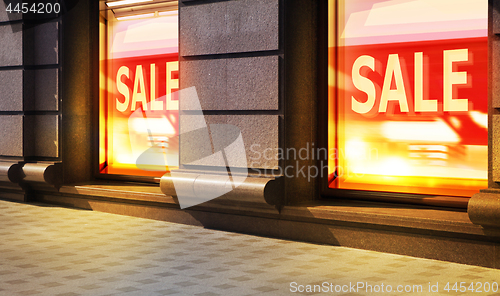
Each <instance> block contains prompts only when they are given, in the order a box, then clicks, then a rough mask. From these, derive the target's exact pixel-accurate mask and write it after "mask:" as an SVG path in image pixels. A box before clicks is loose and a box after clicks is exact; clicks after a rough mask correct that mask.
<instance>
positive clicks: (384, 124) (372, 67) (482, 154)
mask: <svg viewBox="0 0 500 296" xmlns="http://www.w3.org/2000/svg"><path fill="white" fill-rule="evenodd" d="M459 2H460V4H458V3H457V1H454V0H440V1H431V0H406V1H401V0H397V1H396V0H391V1H377V0H355V1H338V2H337V1H330V2H329V7H330V8H329V140H328V141H329V149H330V151H331V156H330V161H329V173H330V174H331V178H330V179H329V187H330V188H344V189H356V190H375V191H389V192H404V193H423V194H438V195H454V196H469V197H470V196H471V195H472V194H474V193H476V192H477V191H478V190H479V189H480V188H486V187H487V160H488V155H487V151H488V147H487V128H488V127H487V118H488V116H487V58H488V52H487V10H488V3H487V1H486V0H481V1H478V0H463V1H459ZM334 176H335V177H336V178H334Z"/></svg>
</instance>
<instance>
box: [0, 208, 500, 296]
mask: <svg viewBox="0 0 500 296" xmlns="http://www.w3.org/2000/svg"><path fill="white" fill-rule="evenodd" d="M0 225H1V227H0V295H67V296H69V295H75V296H76V295H204V296H210V295H290V294H294V293H291V290H290V289H291V286H290V283H292V282H295V283H297V284H300V285H315V284H316V285H322V284H323V283H324V282H327V283H331V284H333V285H343V284H349V283H350V282H357V281H361V282H365V283H368V284H370V285H373V286H374V285H380V284H381V283H384V285H388V284H389V285H392V286H393V287H396V286H397V285H410V286H412V285H417V286H419V285H421V286H422V287H423V288H425V289H428V285H429V282H431V283H437V282H439V284H440V288H441V290H440V291H439V292H438V293H432V295H436V296H438V295H450V293H447V292H446V291H443V290H442V288H443V287H444V285H445V284H446V283H447V282H450V283H454V282H461V281H465V282H467V283H470V282H489V283H493V282H498V281H499V279H500V271H499V270H495V269H488V268H482V267H475V266H467V265H461V264H455V263H448V262H441V261H436V260H426V259H418V258H412V257H407V256H398V255H391V254H384V253H378V252H372V251H363V250H355V249H349V248H344V247H334V246H324V245H314V244H307V243H302V242H293V241H285V240H278V239H272V238H262V237H256V236H250V235H244V234H238V233H227V232H221V231H216V230H211V229H203V228H199V227H194V226H186V225H179V224H173V223H167V222H161V221H154V220H147V219H140V218H134V217H125V216H119V215H113V214H106V213H99V212H92V211H83V210H75V209H67V208H58V207H55V206H44V205H35V204H21V203H11V202H6V201H0ZM295 294H300V295H321V294H325V293H318V292H316V293H315V292H311V293H295ZM327 294H328V293H327ZM331 294H335V295H382V294H381V293H375V292H373V293H369V292H366V291H358V292H357V293H331ZM421 294H422V295H424V294H425V293H421ZM477 294H481V295H495V294H497V295H499V294H500V293H498V291H497V292H490V293H477ZM384 295H398V294H397V293H387V294H384ZM453 295H467V294H466V293H465V294H461V293H453Z"/></svg>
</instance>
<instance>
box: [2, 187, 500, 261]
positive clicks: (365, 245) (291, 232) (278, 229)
mask: <svg viewBox="0 0 500 296" xmlns="http://www.w3.org/2000/svg"><path fill="white" fill-rule="evenodd" d="M2 192H4V193H5V194H4V193H2V194H1V195H0V198H2V199H10V200H17V201H25V202H43V203H50V204H57V205H62V206H69V207H75V208H81V209H88V210H94V211H102V212H107V213H114V214H120V215H129V216H135V217H141V218H147V219H156V220H162V221H169V222H174V223H182V224H189V225H196V226H201V227H206V228H211V229H218V230H225V231H234V232H241V233H248V234H255V235H259V236H267V237H275V238H282V239H289V240H297V241H306V242H312V243H318V244H329V245H336V246H344V247H352V248H359V249H365V250H373V251H379V252H387V253H393V254H400V255H408V256H414V257H420V258H428V259H437V260H444V261H450V262H457V263H463V264H469V265H477V266H484V267H490V268H500V231H498V230H496V229H487V228H483V227H481V226H478V225H474V224H472V222H470V220H469V218H468V214H467V212H466V211H465V210H457V209H445V208H441V209H439V208H430V207H423V206H411V205H401V204H399V205H398V204H390V203H371V202H360V201H345V200H326V201H322V202H318V203H315V204H309V205H303V206H293V207H291V206H285V207H283V208H281V209H277V208H276V207H273V206H270V205H265V204H258V203H244V202H234V201H225V200H218V199H215V200H212V201H209V202H206V203H204V204H202V205H198V206H195V207H191V208H188V209H185V210H181V209H180V208H179V206H178V204H177V203H176V201H175V199H174V198H171V197H166V196H165V195H164V194H163V193H162V192H161V191H160V188H159V187H158V186H146V185H145V186H140V185H133V184H131V185H124V184H123V183H120V184H113V183H105V184H101V185H80V186H63V187H61V188H60V189H59V190H49V189H47V190H36V191H31V193H29V194H27V195H25V196H24V197H25V198H24V199H23V198H21V197H22V195H20V193H19V194H17V195H16V194H15V190H13V189H12V190H11V192H9V190H2Z"/></svg>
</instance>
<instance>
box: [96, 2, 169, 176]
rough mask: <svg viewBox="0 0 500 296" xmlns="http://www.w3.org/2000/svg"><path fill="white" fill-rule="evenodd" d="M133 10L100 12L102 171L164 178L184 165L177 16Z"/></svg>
mask: <svg viewBox="0 0 500 296" xmlns="http://www.w3.org/2000/svg"><path fill="white" fill-rule="evenodd" d="M144 7H146V6H144ZM144 7H143V6H141V8H144ZM146 8H147V7H146ZM134 13H135V14H137V15H140V16H141V17H140V19H136V16H134V15H130V16H127V15H125V16H123V15H121V16H120V17H119V18H117V17H115V15H114V14H113V11H112V10H108V11H104V12H101V42H100V48H101V69H100V81H101V82H100V87H101V92H100V156H99V161H100V172H101V173H104V174H118V175H137V176H154V177H159V176H162V175H163V174H165V172H167V171H169V170H170V169H172V168H176V167H178V165H179V163H178V162H179V160H178V158H179V141H178V134H179V120H178V118H179V111H178V110H179V107H178V105H179V103H178V98H177V91H178V87H179V82H178V79H179V78H178V76H179V74H178V33H177V32H178V28H177V26H178V15H177V11H176V10H175V11H168V12H164V13H162V14H161V15H160V14H158V13H156V14H155V13H153V14H151V15H146V14H145V13H141V11H140V10H139V11H138V12H137V11H135V10H134Z"/></svg>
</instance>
